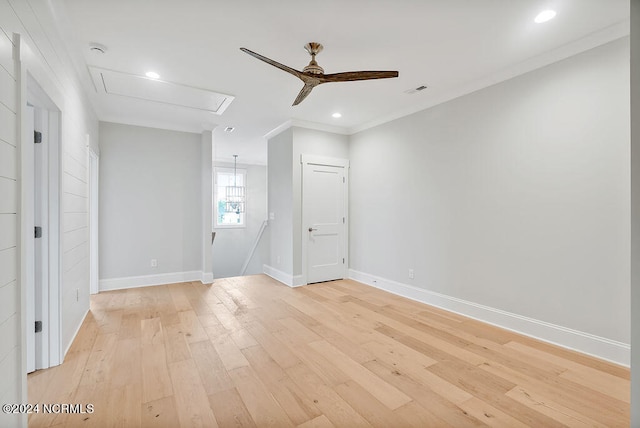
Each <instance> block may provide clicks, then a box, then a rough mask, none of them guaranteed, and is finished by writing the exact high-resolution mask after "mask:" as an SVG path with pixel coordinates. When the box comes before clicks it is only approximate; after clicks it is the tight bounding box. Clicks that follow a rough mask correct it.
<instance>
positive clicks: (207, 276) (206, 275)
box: [200, 272, 213, 284]
mask: <svg viewBox="0 0 640 428" xmlns="http://www.w3.org/2000/svg"><path fill="white" fill-rule="evenodd" d="M200 273H201V275H200V276H201V277H200V282H201V283H203V284H212V283H213V272H200Z"/></svg>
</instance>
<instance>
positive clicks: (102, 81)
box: [89, 67, 234, 115]
mask: <svg viewBox="0 0 640 428" xmlns="http://www.w3.org/2000/svg"><path fill="white" fill-rule="evenodd" d="M89 72H90V73H91V77H92V79H93V84H94V85H95V88H96V91H97V92H98V93H104V94H109V95H119V96H123V97H128V98H135V99H138V100H143V101H152V102H156V103H162V104H168V105H172V106H178V107H185V108H191V109H196V110H204V111H209V112H211V113H214V114H217V115H221V114H222V113H223V112H224V111H225V110H226V108H227V107H229V105H230V104H231V102H232V101H233V100H234V97H233V96H231V95H226V94H221V93H219V92H214V91H212V90H209V89H203V88H195V87H193V86H187V85H181V84H179V83H173V82H166V81H164V80H157V79H150V78H148V77H143V76H137V75H135V74H129V73H123V72H120V71H114V70H107V69H103V68H97V67H89Z"/></svg>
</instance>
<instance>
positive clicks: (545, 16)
mask: <svg viewBox="0 0 640 428" xmlns="http://www.w3.org/2000/svg"><path fill="white" fill-rule="evenodd" d="M555 16H556V11H555V10H543V11H542V12H540V13H539V14H538V16H536V18H535V19H534V21H535V23H536V24H542V23H543V22H547V21H549V20H551V19H553V18H554V17H555Z"/></svg>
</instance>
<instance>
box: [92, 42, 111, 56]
mask: <svg viewBox="0 0 640 428" xmlns="http://www.w3.org/2000/svg"><path fill="white" fill-rule="evenodd" d="M89 50H90V51H91V52H93V53H97V54H103V53H106V52H107V47H106V46H105V45H101V44H100V43H89Z"/></svg>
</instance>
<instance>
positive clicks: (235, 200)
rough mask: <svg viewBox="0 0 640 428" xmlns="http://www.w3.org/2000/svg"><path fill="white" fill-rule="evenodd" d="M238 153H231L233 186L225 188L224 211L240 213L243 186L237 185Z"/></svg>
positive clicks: (243, 197) (242, 204)
mask: <svg viewBox="0 0 640 428" xmlns="http://www.w3.org/2000/svg"><path fill="white" fill-rule="evenodd" d="M237 164H238V155H233V186H227V187H226V189H225V192H226V194H225V196H226V200H225V211H226V212H234V213H236V214H240V213H243V212H244V202H245V188H244V186H238V170H237Z"/></svg>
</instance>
